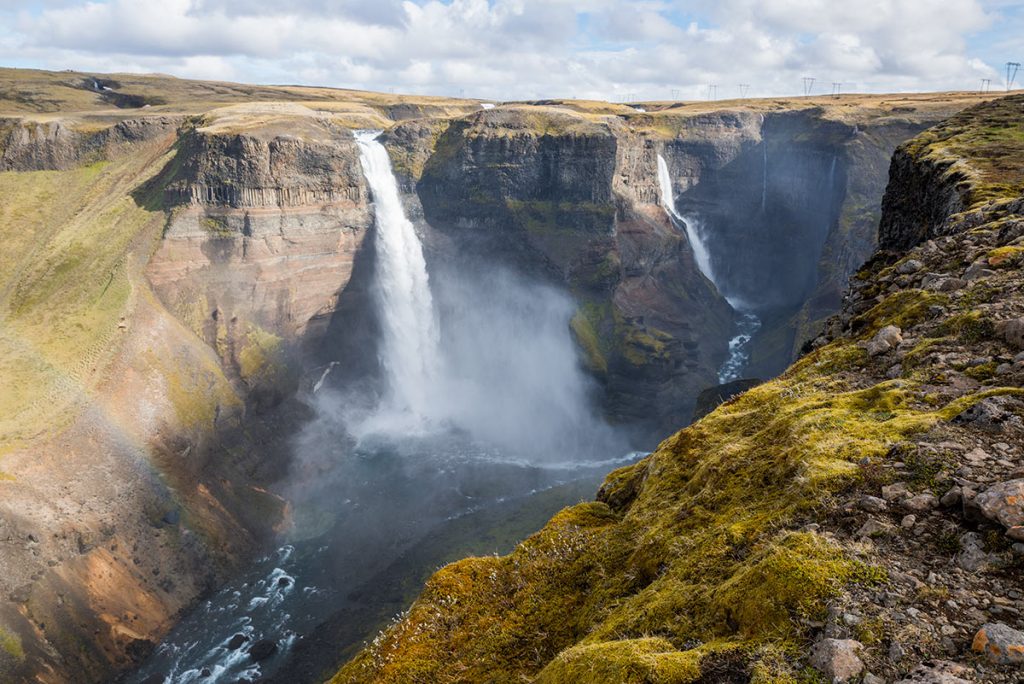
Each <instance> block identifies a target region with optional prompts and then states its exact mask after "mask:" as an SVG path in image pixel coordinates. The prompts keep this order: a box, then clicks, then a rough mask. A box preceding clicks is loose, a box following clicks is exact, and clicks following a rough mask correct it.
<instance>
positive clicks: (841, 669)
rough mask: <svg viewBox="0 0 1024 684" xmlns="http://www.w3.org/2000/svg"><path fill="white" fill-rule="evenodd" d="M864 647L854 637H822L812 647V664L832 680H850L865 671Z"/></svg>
mask: <svg viewBox="0 0 1024 684" xmlns="http://www.w3.org/2000/svg"><path fill="white" fill-rule="evenodd" d="M863 648H864V646H863V644H861V643H860V642H859V641H854V640H853V639H822V640H821V641H819V642H818V643H816V644H815V645H814V646H813V647H812V648H811V665H812V666H813V667H814V669H816V670H818V671H819V672H821V673H822V674H823V675H825V676H826V677H828V678H829V680H830V681H832V682H848V681H850V680H852V679H853V678H854V677H856V676H857V675H859V674H860V673H861V672H863V671H864V662H863V661H862V660H861V659H860V656H859V653H860V651H861V649H863Z"/></svg>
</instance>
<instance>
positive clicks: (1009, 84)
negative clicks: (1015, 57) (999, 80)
mask: <svg viewBox="0 0 1024 684" xmlns="http://www.w3.org/2000/svg"><path fill="white" fill-rule="evenodd" d="M1017 69H1020V62H1007V63H1006V92H1010V90H1012V89H1013V80H1014V79H1015V78H1017Z"/></svg>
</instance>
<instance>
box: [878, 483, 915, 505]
mask: <svg viewBox="0 0 1024 684" xmlns="http://www.w3.org/2000/svg"><path fill="white" fill-rule="evenodd" d="M909 497H910V490H909V489H907V485H906V483H904V482H894V483H893V484H891V485H885V486H884V487H882V498H883V499H885V500H886V501H898V500H899V499H906V498H909Z"/></svg>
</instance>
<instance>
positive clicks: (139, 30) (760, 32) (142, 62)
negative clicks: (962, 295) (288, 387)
mask: <svg viewBox="0 0 1024 684" xmlns="http://www.w3.org/2000/svg"><path fill="white" fill-rule="evenodd" d="M1007 61H1014V62H1024V0H855V1H851V0H447V1H442V0H38V1H36V2H23V1H21V0H0V66H14V67H34V68H44V69H54V70H61V69H74V70H78V71H92V72H126V71H130V72H160V73H167V74H172V75H175V76H180V77H188V78H202V79H218V80H230V81H241V82H247V83H279V84H280V83H287V84H308V85H325V86H339V87H347V88H363V89H369V90H378V91H384V92H389V91H393V92H397V93H417V94H435V95H448V96H457V95H462V94H464V95H466V96H467V97H469V96H472V97H480V98H490V99H497V100H511V99H537V98H556V97H559V98H562V97H564V98H569V97H576V98H594V99H603V100H614V101H630V100H666V99H706V98H709V97H711V96H714V97H716V98H726V97H735V96H737V95H738V94H739V93H740V84H746V85H748V86H749V88H747V89H746V94H747V95H748V96H782V95H798V94H802V93H803V80H802V79H803V78H804V77H813V78H815V79H816V80H815V82H814V84H813V89H812V93H815V94H821V93H830V92H832V89H833V84H834V83H841V84H842V85H841V88H842V92H876V93H877V92H907V91H934V90H977V89H978V88H979V87H980V85H981V79H983V78H988V79H991V87H992V89H1003V88H1005V66H1004V65H1005V63H1006V62H1007ZM1022 81H1024V71H1022V73H1021V74H1020V75H1019V76H1018V78H1017V81H1016V86H1017V87H1020V85H1021V82H1022ZM710 85H715V86H717V87H716V88H714V89H712V88H709V86H710Z"/></svg>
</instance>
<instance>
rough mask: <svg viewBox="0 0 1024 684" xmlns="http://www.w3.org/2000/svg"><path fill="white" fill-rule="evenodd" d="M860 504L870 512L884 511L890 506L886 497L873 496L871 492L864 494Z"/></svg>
mask: <svg viewBox="0 0 1024 684" xmlns="http://www.w3.org/2000/svg"><path fill="white" fill-rule="evenodd" d="M858 504H859V505H860V508H861V509H862V510H865V511H867V512H868V513H882V512H883V511H885V510H887V509H888V508H889V504H888V503H887V502H886V500H885V499H880V498H878V497H877V496H871V495H870V494H865V495H864V496H862V497H861V498H860V501H859V502H858Z"/></svg>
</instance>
